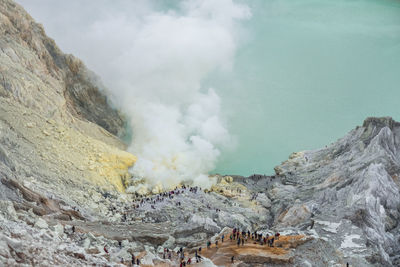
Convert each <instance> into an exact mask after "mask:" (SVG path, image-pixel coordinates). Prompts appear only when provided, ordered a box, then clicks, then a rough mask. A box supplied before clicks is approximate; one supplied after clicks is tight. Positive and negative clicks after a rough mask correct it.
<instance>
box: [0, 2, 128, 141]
mask: <svg viewBox="0 0 400 267" xmlns="http://www.w3.org/2000/svg"><path fill="white" fill-rule="evenodd" d="M0 12H1V13H0V33H1V38H0V49H1V54H0V63H1V64H0V66H1V69H0V70H1V71H0V81H1V82H0V96H2V97H7V98H13V99H15V100H17V101H19V102H20V103H21V104H23V105H24V106H26V107H29V108H31V109H33V110H36V111H39V112H41V113H42V114H43V115H44V116H45V117H46V118H58V117H62V116H65V113H66V111H67V110H68V111H69V113H70V114H72V115H73V116H75V117H77V118H80V119H85V120H88V121H91V122H93V123H95V124H98V125H100V126H101V127H103V128H104V129H106V130H107V131H109V132H110V133H112V134H114V135H117V136H122V135H123V134H124V123H125V122H124V119H123V118H122V117H121V114H119V113H118V111H116V110H114V109H113V108H111V107H110V105H109V104H108V103H107V99H106V97H105V95H104V94H103V93H102V92H101V91H100V88H101V84H100V82H99V81H98V79H97V78H96V77H95V75H94V74H93V73H91V72H90V71H89V70H87V68H86V67H85V66H84V64H83V63H82V62H81V61H80V60H79V59H77V58H75V57H73V56H72V55H65V54H63V53H62V52H61V51H60V49H59V48H58V47H57V45H56V44H55V42H54V41H53V40H52V39H50V38H48V37H47V36H46V34H45V33H44V30H43V27H42V26H41V25H39V24H37V23H35V22H34V21H33V20H32V18H31V17H30V16H29V15H28V14H27V13H26V12H25V11H24V10H23V9H22V8H21V7H20V6H19V5H17V4H15V3H14V2H12V1H10V0H7V1H2V2H1V3H0Z"/></svg>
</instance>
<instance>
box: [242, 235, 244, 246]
mask: <svg viewBox="0 0 400 267" xmlns="http://www.w3.org/2000/svg"><path fill="white" fill-rule="evenodd" d="M242 246H244V238H243V237H242Z"/></svg>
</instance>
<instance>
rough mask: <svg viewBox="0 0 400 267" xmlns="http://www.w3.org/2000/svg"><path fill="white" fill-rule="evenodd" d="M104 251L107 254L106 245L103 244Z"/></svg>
mask: <svg viewBox="0 0 400 267" xmlns="http://www.w3.org/2000/svg"><path fill="white" fill-rule="evenodd" d="M104 252H105V253H107V254H108V249H107V245H105V246H104Z"/></svg>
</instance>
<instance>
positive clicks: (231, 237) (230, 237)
mask: <svg viewBox="0 0 400 267" xmlns="http://www.w3.org/2000/svg"><path fill="white" fill-rule="evenodd" d="M229 239H230V240H231V242H232V239H233V236H232V234H231V235H230V236H229Z"/></svg>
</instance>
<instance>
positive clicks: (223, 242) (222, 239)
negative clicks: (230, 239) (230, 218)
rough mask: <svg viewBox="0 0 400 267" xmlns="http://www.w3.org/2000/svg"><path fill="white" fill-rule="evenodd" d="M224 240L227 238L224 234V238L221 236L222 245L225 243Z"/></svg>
mask: <svg viewBox="0 0 400 267" xmlns="http://www.w3.org/2000/svg"><path fill="white" fill-rule="evenodd" d="M224 238H225V235H224V234H222V236H221V240H222V243H224Z"/></svg>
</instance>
